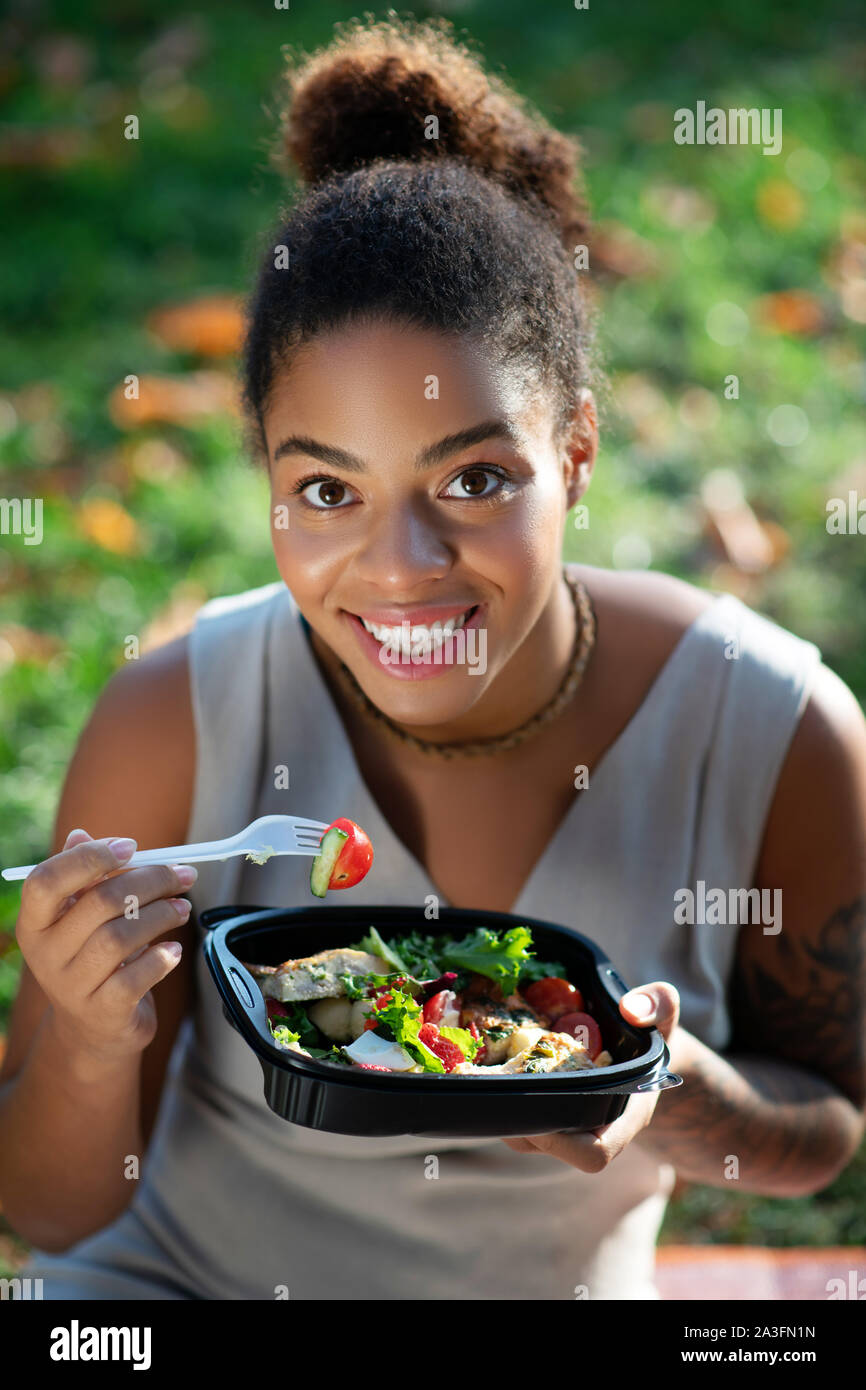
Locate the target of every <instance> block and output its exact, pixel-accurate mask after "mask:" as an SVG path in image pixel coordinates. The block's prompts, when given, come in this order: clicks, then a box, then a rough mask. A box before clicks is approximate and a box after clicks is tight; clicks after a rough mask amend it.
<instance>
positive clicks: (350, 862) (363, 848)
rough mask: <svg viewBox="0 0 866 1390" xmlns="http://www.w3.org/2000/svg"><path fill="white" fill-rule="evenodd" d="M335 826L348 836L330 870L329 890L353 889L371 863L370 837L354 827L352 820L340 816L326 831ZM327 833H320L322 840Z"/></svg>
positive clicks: (371, 848)
mask: <svg viewBox="0 0 866 1390" xmlns="http://www.w3.org/2000/svg"><path fill="white" fill-rule="evenodd" d="M334 826H336V828H337V829H338V830H345V832H346V834H347V835H348V837H349V838H348V839H347V840H346V843H345V844H344V845H343V848H342V849H341V850H340V853H339V856H338V858H337V862H336V864H335V865H334V867H333V869H332V870H331V877H330V879H329V880H328V887H329V888H354V886H355V884H356V883H360V882H361V879H362V878H364V876H365V875H366V874H367V873H368V872H369V869H370V865H371V864H372V862H373V846H372V845H371V844H370V837H369V836H368V835H367V834H366V833H365V832H364V831H363V830H362V829H361V827H360V825H356V824H355V822H354V821H353V820H347V819H346V817H345V816H341V817H340V819H339V820H335V821H332V822H331V824H330V825H329V826H328V830H332V829H333V828H334ZM326 834H327V831H323V832H322V838H324V836H325V835H326Z"/></svg>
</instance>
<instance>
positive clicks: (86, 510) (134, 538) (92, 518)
mask: <svg viewBox="0 0 866 1390" xmlns="http://www.w3.org/2000/svg"><path fill="white" fill-rule="evenodd" d="M78 528H79V530H80V531H81V533H82V535H84V536H86V537H87V539H88V540H91V541H93V542H94V544H95V545H98V546H101V547H102V549H103V550H110V551H112V553H113V554H115V555H134V554H136V553H137V552H138V550H139V548H140V546H139V531H138V524H137V523H136V521H135V520H134V518H133V517H131V516H130V515H129V512H127V511H125V510H124V508H123V507H121V505H120V503H119V502H115V501H114V500H113V498H111V497H91V498H88V499H87V501H85V502H82V504H81V506H80V507H79V509H78Z"/></svg>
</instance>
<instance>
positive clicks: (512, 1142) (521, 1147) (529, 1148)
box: [502, 1139, 538, 1154]
mask: <svg viewBox="0 0 866 1390" xmlns="http://www.w3.org/2000/svg"><path fill="white" fill-rule="evenodd" d="M502 1142H503V1144H507V1145H508V1147H509V1149H513V1150H514V1152H515V1153H518V1154H531V1153H537V1152H538V1150H537V1149H536V1147H535V1145H534V1144H533V1143H532V1141H531V1140H530V1139H503V1141H502Z"/></svg>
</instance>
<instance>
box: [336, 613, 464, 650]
mask: <svg viewBox="0 0 866 1390" xmlns="http://www.w3.org/2000/svg"><path fill="white" fill-rule="evenodd" d="M469 612H470V610H469V609H468V608H467V609H466V612H465V613H461V614H460V616H459V617H458V618H448V619H447V620H446V622H444V623H438V622H437V623H434V624H433V625H432V627H426V626H424V625H421V624H417V625H415V626H414V627H411V628H410V627H409V625H408V623H404V624H403V625H402V626H401V627H384V626H383V625H382V624H381V623H368V622H367V619H366V618H362V619H361V622H362V623H363V624H364V627H365V628H366V629H367V631H368V632H370V633H372V635H373V636H374V637H375V639H376V641H377V642H387V643H388V645H389V646H391V647H402V648H403V650H404V651H410V650H411V648H412V647H413V646H416V645H417V644H418V643H419V642H423V643H424V644H425V645H429V646H431V647H436V646H441V645H442V643H443V642H445V641H447V639H448V638H449V637H451V636H452V634H453V633H455V632H456V631H457V630H458V628H461V627H462V626H463V624H464V623H465V622H466V619H467V618H468V616H469Z"/></svg>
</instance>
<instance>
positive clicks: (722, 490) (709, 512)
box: [701, 468, 776, 575]
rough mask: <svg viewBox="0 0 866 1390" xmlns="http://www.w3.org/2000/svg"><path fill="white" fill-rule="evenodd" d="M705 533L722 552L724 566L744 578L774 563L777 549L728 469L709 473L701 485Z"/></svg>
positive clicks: (734, 476)
mask: <svg viewBox="0 0 866 1390" xmlns="http://www.w3.org/2000/svg"><path fill="white" fill-rule="evenodd" d="M701 503H702V505H703V510H704V532H705V534H706V535H707V536H708V537H709V538H710V539H711V540H712V541H713V542H714V543H715V545H716V546H717V548H718V549H719V550H720V551H721V553H722V556H723V558H724V563H725V564H726V565H728V566H729V567H731V568H732V569H734V570H737V571H739V572H740V573H741V574H744V575H754V574H760V573H761V572H762V571H763V570H766V569H769V567H770V566H771V565H772V564H773V563H774V562H775V559H776V546H775V544H774V541H773V540H771V538H770V536H768V535H767V532H766V531H765V529H764V527H763V526H762V524H761V522H760V521H759V520H758V518H757V516H756V515H755V513H754V512H753V511H752V508H751V507H750V506H749V503H748V502H747V501H746V498H745V496H744V494H743V490H742V485H741V483H740V480H739V478H738V477H737V475H736V474H735V473H734V472H733V471H732V470H731V469H728V468H717V469H714V470H713V471H712V472H711V473H708V474H707V476H706V477H705V478H704V480H703V483H702V485H701Z"/></svg>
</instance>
